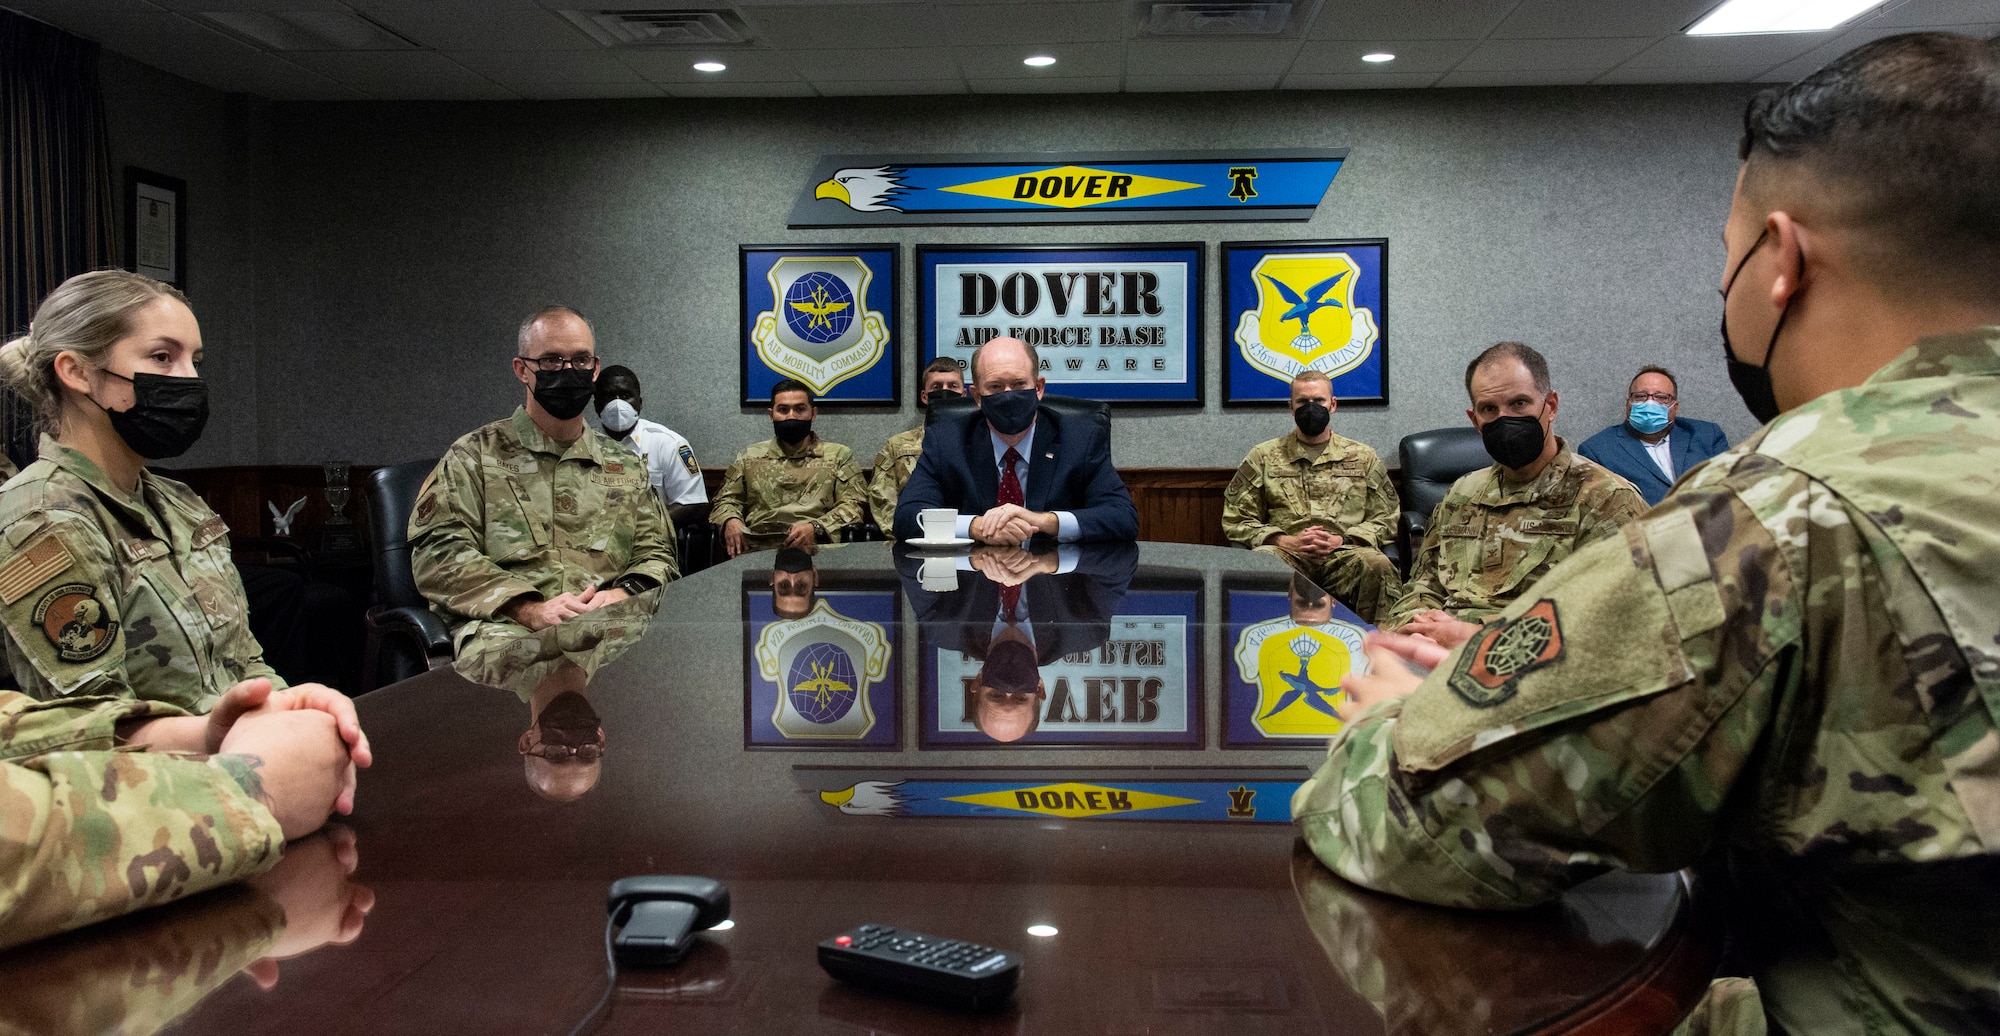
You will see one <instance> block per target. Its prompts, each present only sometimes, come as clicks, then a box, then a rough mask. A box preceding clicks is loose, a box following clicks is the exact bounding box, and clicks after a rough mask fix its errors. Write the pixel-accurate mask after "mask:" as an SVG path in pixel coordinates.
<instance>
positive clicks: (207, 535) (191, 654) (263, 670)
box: [0, 270, 358, 750]
mask: <svg viewBox="0 0 2000 1036" xmlns="http://www.w3.org/2000/svg"><path fill="white" fill-rule="evenodd" d="M201 359H202V342H201V327H200V326H199V325H198V324H196V323H195V319H194V313H193V312H192V311H191V310H189V308H188V304H187V299H186V298H185V297H183V296H182V295H181V293H180V292H178V291H176V290H174V289H173V288H171V287H169V286H167V285H165V284H162V283H160V282H159V281H156V280H153V279H151V278H148V277H142V276H140V275H138V274H135V273H127V272H125V271H122V270H101V271H98V272H96V273H86V274H81V275H78V276H76V277H72V278H70V279H69V280H67V281H64V282H63V283H62V285H61V286H59V287H57V288H56V290H55V291H53V292H51V293H49V296H48V298H46V299H44V300H42V304H41V306H40V308H39V309H37V310H36V311H35V317H34V320H33V322H32V323H30V324H29V326H28V333H27V334H26V335H25V336H23V337H20V338H16V339H14V340H13V341H11V342H8V343H7V344H6V345H5V346H0V384H4V385H5V386H6V387H7V388H8V389H11V390H12V391H13V392H14V393H15V394H16V395H18V396H20V397H21V398H22V399H23V400H25V401H26V402H27V403H28V405H29V406H30V407H32V408H33V410H34V414H35V420H36V424H37V425H38V426H39V427H40V429H41V432H42V437H41V450H40V459H38V460H36V461H35V462H34V463H33V464H30V465H28V467H27V468H25V469H24V470H22V472H21V473H20V474H19V475H17V476H15V477H14V478H12V479H10V480H8V482H7V484H6V485H5V486H4V487H0V623H4V625H5V627H6V631H7V637H6V648H7V665H8V667H9V668H10V669H11V670H12V671H13V674H14V679H15V680H16V681H17V682H18V684H19V686H20V688H21V690H23V691H25V692H26V693H28V694H30V695H33V696H34V697H37V698H41V699H44V700H47V699H53V698H59V697H68V696H73V695H107V696H112V697H121V698H139V699H144V700H148V701H155V702H161V703H165V704H167V705H171V706H178V709H177V710H169V711H179V710H186V711H187V712H188V713H194V714H199V713H205V712H208V711H209V710H210V709H211V708H212V707H215V706H216V704H217V703H218V702H219V701H221V700H222V699H223V697H224V696H225V695H231V698H230V702H229V703H228V707H229V708H236V707H238V706H239V705H242V706H254V705H257V704H260V703H263V702H265V701H266V697H265V696H266V695H269V694H271V691H270V690H269V689H268V688H269V687H278V688H282V687H284V681H283V680H282V679H281V678H280V677H279V676H278V674H277V672H276V671H275V670H273V669H272V668H271V667H270V666H269V665H266V664H265V662H264V652H263V648H262V647H260V646H259V645H258V643H257V638H256V637H255V636H254V635H252V634H251V632H250V627H249V624H248V607H247V605H246V604H245V601H244V595H243V581H242V578H241V577H240V576H239V575H238V574H237V572H236V566H235V564H234V563H233V562H232V561H231V560H230V556H229V529H228V527H227V526H225V525H224V524H223V523H222V519H221V517H220V516H218V515H217V514H216V513H215V512H214V511H212V510H210V509H209V507H208V505H207V504H206V503H204V502H202V499H201V497H199V496H197V495H196V494H195V492H194V490H192V489H189V488H188V487H187V486H185V485H182V484H181V483H179V482H176V481H174V480H172V479H169V478H165V477H163V476H161V475H157V474H154V473H152V472H150V471H147V470H146V462H147V461H149V460H161V459H165V458H168V457H175V456H179V455H180V454H182V453H184V452H186V451H187V449H188V447H190V446H192V445H194V442H195V440H196V439H197V438H198V437H200V435H201V431H202V427H203V425H205V424H206V423H207V421H208V385H207V383H205V382H203V381H202V380H201V378H200V375H199V374H198V372H197V365H198V364H199V363H200V362H201ZM265 681H269V684H268V685H266V684H265V683H264V682H265ZM232 691H233V692H234V693H233V694H232V693H231V692H232ZM324 694H331V695H335V696H337V695H338V692H333V691H328V690H327V689H326V688H321V687H318V686H317V685H305V686H303V687H300V688H298V689H296V691H292V692H286V691H279V692H277V694H276V695H275V696H274V697H273V698H272V699H270V701H271V704H273V705H277V704H280V703H281V702H282V703H284V704H285V705H286V706H287V707H298V706H299V705H301V704H304V705H307V706H308V707H316V706H312V704H311V700H313V699H322V696H323V695H324ZM322 704H324V702H323V701H322ZM344 706H345V703H344V702H342V703H339V705H337V706H335V707H334V708H327V709H326V711H336V710H337V709H338V708H341V707H344ZM345 708H346V711H345V714H346V715H348V716H351V715H352V710H351V707H345ZM218 711H221V710H218ZM342 725H343V726H345V725H346V724H345V723H343V724H342ZM356 736H357V737H358V728H357V729H356ZM211 750H212V749H211Z"/></svg>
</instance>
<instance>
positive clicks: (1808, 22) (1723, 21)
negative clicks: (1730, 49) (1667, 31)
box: [1687, 0, 1882, 36]
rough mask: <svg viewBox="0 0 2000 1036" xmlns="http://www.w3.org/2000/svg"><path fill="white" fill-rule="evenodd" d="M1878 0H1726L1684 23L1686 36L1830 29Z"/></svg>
mask: <svg viewBox="0 0 2000 1036" xmlns="http://www.w3.org/2000/svg"><path fill="white" fill-rule="evenodd" d="M1881 5H1882V0H1729V2H1728V3H1725V4H1723V5H1722V6H1721V7H1718V8H1716V9H1715V10H1713V11H1710V12H1708V15H1707V16H1706V17H1704V18H1702V19H1701V20H1700V21H1697V22H1695V23H1694V24H1693V25H1690V26H1688V28H1687V34H1688V35H1690V36H1747V35H1751V34H1753V33H1764V32H1819V31H1821V30H1824V29H1831V28H1833V27H1834V26H1836V25H1839V24H1841V23H1842V22H1845V21H1848V20H1850V19H1852V18H1853V17H1854V16H1855V15H1858V14H1860V13H1861V12H1863V11H1866V10H1868V9H1869V8H1871V7H1880V6H1881Z"/></svg>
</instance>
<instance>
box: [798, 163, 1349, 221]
mask: <svg viewBox="0 0 2000 1036" xmlns="http://www.w3.org/2000/svg"><path fill="white" fill-rule="evenodd" d="M1346 159H1347V149H1346V148H1298V149H1290V150H1281V151H1273V150H1263V149H1254V150H1244V151H1175V152H1118V151H1088V152H1086V151H1078V152H1055V151H1050V152H1042V153H1029V154H1011V155H827V156H824V157H822V158H821V159H820V160H819V162H818V164H816V165H815V166H814V167H813V170H812V173H811V175H810V176H809V177H808V178H807V180H806V184H805V189H804V190H803V191H802V192H801V193H800V195H799V199H798V202H797V203H796V204H794V205H793V206H792V214H791V217H790V219H789V220H788V222H789V224H790V225H791V226H792V227H793V228H794V229H800V228H806V227H873V226H917V225H923V224H937V223H956V224H962V225H964V224H970V225H992V224H1002V223H1198V222H1228V221H1232V220H1255V221H1258V222H1272V221H1280V220H1307V219H1311V218H1312V214H1313V210H1314V209H1316V208H1318V207H1319V200H1320V198H1321V197H1322V196H1324V195H1325V194H1326V191H1327V188H1328V187H1330V186H1332V184H1333V178H1334V176H1335V175H1337V174H1338V173H1339V172H1340V166H1341V163H1342V162H1344V161H1346Z"/></svg>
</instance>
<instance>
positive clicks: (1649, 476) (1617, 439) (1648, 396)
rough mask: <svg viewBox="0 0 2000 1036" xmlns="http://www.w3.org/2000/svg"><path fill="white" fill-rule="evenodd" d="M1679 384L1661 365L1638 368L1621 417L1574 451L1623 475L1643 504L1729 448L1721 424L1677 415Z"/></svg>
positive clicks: (1678, 410) (1650, 501)
mask: <svg viewBox="0 0 2000 1036" xmlns="http://www.w3.org/2000/svg"><path fill="white" fill-rule="evenodd" d="M1680 413H1681V401H1680V385H1679V384H1678V383H1677V382H1675V381H1674V375H1673V372H1672V371H1669V370H1668V369H1666V368H1665V367H1653V366H1646V367H1641V368H1639V376H1638V377H1635V378H1633V379H1632V384H1631V386H1630V387H1629V388H1628V389H1627V390H1626V395H1625V423H1623V424H1615V425H1612V426H1611V427H1609V428H1606V429H1605V430H1603V431H1601V432H1598V433H1597V434H1596V435H1593V436H1591V437H1590V438H1588V439H1585V440H1584V442H1583V446H1582V448H1580V449H1578V450H1577V451H1576V452H1578V453H1581V454H1583V455H1584V456H1586V457H1589V458H1590V459H1591V460H1594V461H1596V462H1597V463H1599V464H1602V465H1604V466H1605V467H1607V468H1610V469H1611V470H1613V471H1615V472H1617V473H1618V474H1620V475H1623V476H1625V480H1626V481H1628V482H1630V483H1632V484H1633V485H1634V486H1637V487H1639V495H1641V496H1643V497H1645V498H1646V504H1647V506H1651V505H1653V504H1657V503H1659V502H1660V500H1661V498H1663V497H1665V496H1666V495H1667V490H1669V489H1672V488H1673V486H1674V480H1675V479H1677V478H1680V477H1681V476H1682V475H1684V474H1686V473H1687V470H1688V469H1689V468H1692V467H1694V466H1695V465H1697V464H1700V463H1701V462H1702V461H1705V460H1707V459H1708V458H1710V457H1713V456H1715V455H1716V454H1718V453H1721V452H1722V451H1723V450H1726V449H1728V448H1729V440H1728V439H1727V438H1726V437H1724V436H1723V434H1722V428H1721V426H1719V425H1715V424H1711V423H1709V422H1707V421H1696V420H1694V419H1692V418H1684V417H1682V416H1680Z"/></svg>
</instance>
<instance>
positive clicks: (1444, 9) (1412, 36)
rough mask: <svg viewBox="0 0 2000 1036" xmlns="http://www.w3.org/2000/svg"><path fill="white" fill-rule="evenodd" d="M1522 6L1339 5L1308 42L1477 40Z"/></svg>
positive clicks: (1400, 1) (1322, 16)
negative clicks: (1510, 12)
mask: <svg viewBox="0 0 2000 1036" xmlns="http://www.w3.org/2000/svg"><path fill="white" fill-rule="evenodd" d="M1520 2H1521V0H1453V2H1450V3H1424V2H1420V0H1351V2H1346V0H1334V2H1331V3H1328V4H1326V5H1325V6H1324V7H1323V8H1322V9H1321V10H1320V12H1319V17H1318V18H1315V19H1314V20H1313V24H1312V28H1311V29H1310V30H1308V31H1307V33H1306V37H1307V38H1308V39H1315V40H1366V39H1392V40H1477V39H1485V38H1486V35H1487V34H1488V33H1490V32H1492V31H1493V27H1494V26H1496V25H1499V24H1500V23H1501V22H1502V21H1503V20H1505V19H1506V17H1507V13H1508V12H1509V11H1512V10H1513V9H1514V6H1515V5H1516V4H1518V3H1520Z"/></svg>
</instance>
